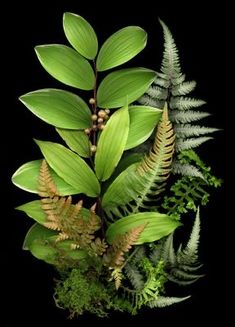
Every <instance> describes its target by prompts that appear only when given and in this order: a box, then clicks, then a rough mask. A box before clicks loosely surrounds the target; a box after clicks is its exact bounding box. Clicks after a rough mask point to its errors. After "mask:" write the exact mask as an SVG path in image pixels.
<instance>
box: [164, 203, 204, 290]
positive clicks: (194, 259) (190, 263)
mask: <svg viewBox="0 0 235 327" xmlns="http://www.w3.org/2000/svg"><path fill="white" fill-rule="evenodd" d="M199 235H200V217H199V209H198V211H197V214H196V218H195V222H194V225H193V228H192V232H191V235H190V238H189V241H188V243H187V245H186V247H185V249H182V247H181V246H180V247H179V249H178V251H177V253H175V250H174V247H173V234H171V235H170V236H168V238H167V239H166V241H165V244H164V247H163V251H162V259H163V260H164V263H165V265H166V270H167V271H168V276H167V278H168V279H169V280H170V281H172V282H174V283H177V284H179V285H189V284H191V283H194V282H195V281H196V280H198V279H199V278H201V277H203V276H204V275H201V274H195V273H194V272H195V271H197V270H198V269H199V268H201V265H198V245H199Z"/></svg>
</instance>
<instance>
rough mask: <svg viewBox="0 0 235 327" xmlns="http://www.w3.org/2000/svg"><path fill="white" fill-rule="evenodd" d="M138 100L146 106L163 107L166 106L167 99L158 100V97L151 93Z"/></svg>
mask: <svg viewBox="0 0 235 327" xmlns="http://www.w3.org/2000/svg"><path fill="white" fill-rule="evenodd" d="M138 102H139V103H140V104H142V105H144V106H151V107H155V108H159V109H162V108H163V106H164V103H165V101H163V100H158V99H153V98H151V97H150V96H149V95H147V94H144V95H143V96H142V97H141V98H140V99H139V100H138Z"/></svg>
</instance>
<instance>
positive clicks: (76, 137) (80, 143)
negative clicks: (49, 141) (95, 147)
mask: <svg viewBox="0 0 235 327" xmlns="http://www.w3.org/2000/svg"><path fill="white" fill-rule="evenodd" d="M56 131H57V132H58V134H59V135H60V136H61V137H62V139H63V140H64V141H65V143H66V144H67V145H68V147H70V149H71V150H73V151H74V152H76V153H77V154H79V155H80V156H82V157H84V158H89V157H90V147H91V142H90V141H89V138H88V136H87V135H86V134H85V132H84V131H74V130H69V129H61V128H56Z"/></svg>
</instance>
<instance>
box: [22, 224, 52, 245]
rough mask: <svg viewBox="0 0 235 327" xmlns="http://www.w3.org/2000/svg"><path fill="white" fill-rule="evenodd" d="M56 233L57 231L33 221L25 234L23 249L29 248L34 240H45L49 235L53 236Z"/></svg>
mask: <svg viewBox="0 0 235 327" xmlns="http://www.w3.org/2000/svg"><path fill="white" fill-rule="evenodd" d="M56 234H57V232H55V231H53V230H50V229H48V228H46V227H44V226H42V225H40V224H38V223H35V224H34V225H33V226H31V227H30V229H29V230H28V232H27V234H26V236H25V239H24V244H23V250H29V248H30V246H31V244H32V243H33V241H34V240H47V239H48V238H49V237H50V236H54V235H56Z"/></svg>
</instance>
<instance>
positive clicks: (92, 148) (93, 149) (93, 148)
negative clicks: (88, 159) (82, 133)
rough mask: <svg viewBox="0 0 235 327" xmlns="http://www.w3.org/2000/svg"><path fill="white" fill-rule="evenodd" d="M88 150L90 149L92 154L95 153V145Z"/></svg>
mask: <svg viewBox="0 0 235 327" xmlns="http://www.w3.org/2000/svg"><path fill="white" fill-rule="evenodd" d="M90 149H91V152H92V153H94V152H96V146H95V145H92V146H91V148H90Z"/></svg>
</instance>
